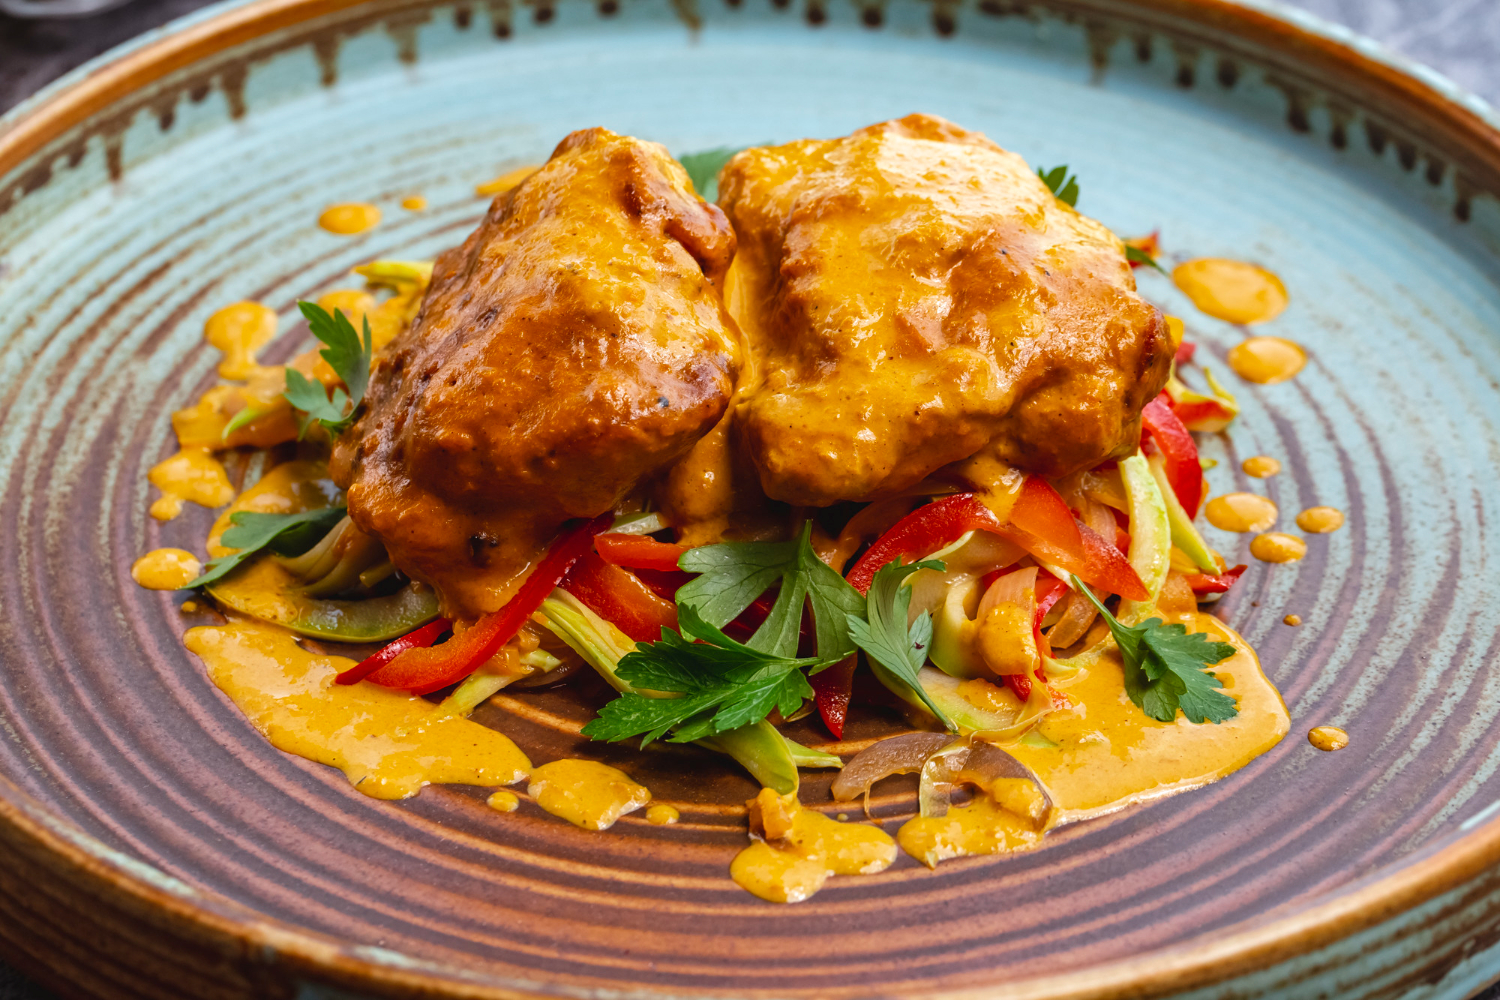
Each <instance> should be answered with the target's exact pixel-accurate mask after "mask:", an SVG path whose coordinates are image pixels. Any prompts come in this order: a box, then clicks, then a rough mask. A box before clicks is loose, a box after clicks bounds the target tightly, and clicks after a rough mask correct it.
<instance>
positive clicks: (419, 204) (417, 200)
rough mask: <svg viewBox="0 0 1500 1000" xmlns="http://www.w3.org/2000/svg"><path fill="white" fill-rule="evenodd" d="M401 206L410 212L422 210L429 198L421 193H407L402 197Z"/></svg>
mask: <svg viewBox="0 0 1500 1000" xmlns="http://www.w3.org/2000/svg"><path fill="white" fill-rule="evenodd" d="M401 207H402V208H404V209H406V210H407V211H408V212H420V211H422V209H424V208H426V207H427V199H426V198H423V197H422V196H421V195H419V194H413V195H407V196H406V197H405V198H402V199H401Z"/></svg>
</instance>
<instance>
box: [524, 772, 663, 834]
mask: <svg viewBox="0 0 1500 1000" xmlns="http://www.w3.org/2000/svg"><path fill="white" fill-rule="evenodd" d="M526 791H527V794H529V795H530V796H531V797H532V798H533V799H535V800H536V804H537V805H539V806H541V807H542V808H543V809H544V810H546V811H547V812H549V813H551V814H552V815H554V816H557V817H559V818H561V819H565V820H567V821H568V822H569V823H572V824H573V825H574V826H577V827H582V828H583V829H585V830H608V829H609V828H610V827H612V826H614V825H615V820H617V819H619V818H620V817H621V816H623V815H625V814H626V813H630V812H635V811H636V810H637V809H639V808H641V807H642V806H644V805H645V804H646V803H648V802H650V801H651V792H650V791H649V790H647V788H646V786H645V785H638V784H636V783H635V782H634V781H631V780H630V775H628V774H626V773H625V772H624V771H621V770H620V769H619V768H615V767H610V766H609V765H608V764H601V763H599V762H598V761H594V760H572V759H565V760H554V761H552V762H551V763H550V764H543V765H542V766H541V767H539V768H537V769H536V770H534V771H532V772H531V784H530V785H528V786H527V788H526Z"/></svg>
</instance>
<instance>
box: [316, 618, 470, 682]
mask: <svg viewBox="0 0 1500 1000" xmlns="http://www.w3.org/2000/svg"><path fill="white" fill-rule="evenodd" d="M452 627H453V622H452V621H450V620H449V619H447V618H439V619H437V620H436V621H430V622H428V623H427V624H426V625H423V626H422V627H421V628H418V629H413V630H412V631H410V632H408V633H406V634H405V635H403V636H401V637H400V638H399V639H392V640H391V641H390V642H388V643H386V644H385V645H384V646H381V647H380V648H379V649H377V650H376V651H375V652H373V653H371V654H370V655H369V656H367V657H365V658H364V659H363V660H361V661H360V662H359V663H358V664H356V665H354V666H352V667H350V668H349V669H348V670H345V671H344V672H343V673H341V674H339V675H338V676H337V677H335V678H334V679H333V681H334V683H335V684H355V683H357V682H359V681H362V680H364V679H365V678H366V677H368V676H370V675H371V674H373V673H374V672H375V671H377V670H379V669H380V668H381V667H383V666H385V665H386V664H387V663H390V662H391V661H392V660H394V659H395V658H396V657H397V656H399V655H401V654H402V653H404V652H406V651H407V650H408V649H426V648H427V647H428V646H431V645H432V644H433V643H435V642H437V641H438V639H440V638H441V637H442V635H443V633H444V632H446V631H448V630H449V629H451V628H452Z"/></svg>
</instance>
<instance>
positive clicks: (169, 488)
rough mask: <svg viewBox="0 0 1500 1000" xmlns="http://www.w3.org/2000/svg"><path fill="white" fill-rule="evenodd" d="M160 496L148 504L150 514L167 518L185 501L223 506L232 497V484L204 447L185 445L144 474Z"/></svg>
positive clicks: (222, 467) (171, 516)
mask: <svg viewBox="0 0 1500 1000" xmlns="http://www.w3.org/2000/svg"><path fill="white" fill-rule="evenodd" d="M146 478H147V479H149V480H151V485H152V486H155V487H156V488H157V489H159V490H161V493H162V495H161V496H160V497H159V498H157V500H156V502H155V503H153V504H152V505H151V516H152V517H154V518H156V519H157V520H158V521H170V520H172V518H174V517H176V516H177V515H178V514H181V513H182V504H183V501H185V500H191V501H192V502H193V503H196V504H201V505H202V506H204V507H222V506H224V505H225V504H226V503H228V502H229V501H231V500H233V499H234V487H233V486H231V485H229V476H228V474H227V473H225V471H224V466H223V465H222V464H220V462H219V460H218V459H217V458H214V456H213V454H212V453H211V452H210V451H209V450H208V449H207V448H184V449H182V450H181V451H179V452H178V453H177V454H175V455H173V456H172V457H171V458H168V459H166V460H164V461H162V462H159V463H158V464H157V465H155V466H153V467H152V469H151V471H150V472H148V473H147V474H146Z"/></svg>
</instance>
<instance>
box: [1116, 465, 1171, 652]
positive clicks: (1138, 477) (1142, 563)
mask: <svg viewBox="0 0 1500 1000" xmlns="http://www.w3.org/2000/svg"><path fill="white" fill-rule="evenodd" d="M1120 478H1121V479H1122V480H1124V483H1125V502H1126V504H1127V505H1128V506H1129V507H1130V565H1131V568H1133V569H1134V570H1135V571H1136V574H1137V575H1138V576H1140V578H1141V582H1142V583H1143V584H1145V585H1146V590H1147V592H1149V593H1150V595H1151V596H1150V598H1149V599H1147V600H1144V601H1121V602H1120V620H1121V621H1123V622H1126V623H1129V624H1134V623H1135V622H1138V621H1140V620H1141V619H1144V618H1147V617H1149V616H1150V615H1152V614H1154V613H1155V612H1156V599H1157V598H1158V597H1160V596H1161V588H1162V586H1163V585H1164V584H1165V583H1166V582H1167V571H1168V570H1169V569H1171V566H1172V529H1171V526H1170V524H1169V523H1168V521H1167V505H1166V501H1165V500H1163V499H1162V491H1161V489H1160V487H1158V486H1157V485H1156V479H1155V478H1154V477H1153V476H1152V475H1151V467H1150V465H1148V464H1147V462H1146V459H1145V457H1144V456H1142V455H1141V454H1140V453H1139V452H1137V453H1136V454H1134V455H1132V456H1130V457H1129V458H1127V459H1125V460H1124V461H1122V462H1121V463H1120Z"/></svg>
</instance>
